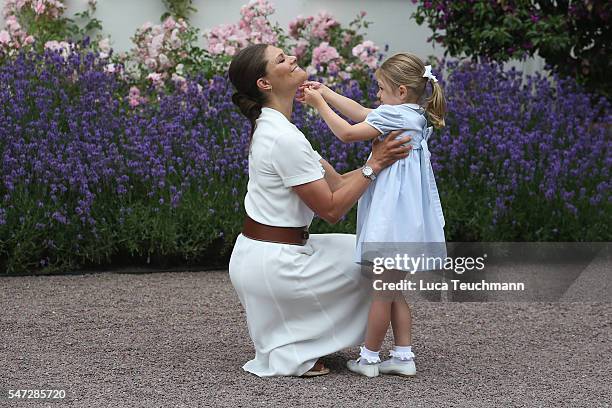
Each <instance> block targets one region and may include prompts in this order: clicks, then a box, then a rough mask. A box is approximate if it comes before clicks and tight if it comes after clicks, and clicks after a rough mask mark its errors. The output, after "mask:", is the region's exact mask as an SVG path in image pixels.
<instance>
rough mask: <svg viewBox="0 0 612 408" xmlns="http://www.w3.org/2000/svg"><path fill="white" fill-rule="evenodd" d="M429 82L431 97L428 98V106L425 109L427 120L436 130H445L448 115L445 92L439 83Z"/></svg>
mask: <svg viewBox="0 0 612 408" xmlns="http://www.w3.org/2000/svg"><path fill="white" fill-rule="evenodd" d="M429 82H430V83H431V96H430V97H429V98H427V106H426V107H425V112H426V113H427V119H428V120H429V121H430V122H431V123H432V124H433V126H434V127H435V128H436V129H439V128H443V127H444V126H445V123H444V116H445V115H446V100H445V99H444V90H443V89H442V87H441V86H440V84H439V83H438V82H434V81H429Z"/></svg>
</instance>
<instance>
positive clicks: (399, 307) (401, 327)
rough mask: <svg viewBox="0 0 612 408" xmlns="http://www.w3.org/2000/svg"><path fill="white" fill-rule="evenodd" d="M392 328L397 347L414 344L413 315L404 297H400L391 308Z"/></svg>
mask: <svg viewBox="0 0 612 408" xmlns="http://www.w3.org/2000/svg"><path fill="white" fill-rule="evenodd" d="M391 327H392V328H393V340H394V343H395V345H396V346H410V345H411V344H412V313H411V311H410V306H408V303H407V302H406V299H404V297H403V296H398V297H397V299H396V300H394V301H393V303H392V306H391Z"/></svg>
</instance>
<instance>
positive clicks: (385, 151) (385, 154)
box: [367, 130, 412, 174]
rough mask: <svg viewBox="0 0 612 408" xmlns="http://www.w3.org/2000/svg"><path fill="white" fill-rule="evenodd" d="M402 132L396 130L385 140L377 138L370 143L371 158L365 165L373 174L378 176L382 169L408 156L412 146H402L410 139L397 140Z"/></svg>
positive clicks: (407, 137)
mask: <svg viewBox="0 0 612 408" xmlns="http://www.w3.org/2000/svg"><path fill="white" fill-rule="evenodd" d="M402 132H404V131H403V130H396V131H394V132H391V133H389V135H388V136H387V137H386V138H385V140H383V141H381V140H380V139H379V138H376V139H374V142H373V143H372V157H370V159H369V160H368V162H367V164H368V166H370V167H371V168H372V170H374V173H376V174H378V173H379V172H380V171H381V170H382V169H384V168H385V167H388V166H390V165H392V164H393V163H395V162H396V161H398V160H400V159H403V158H405V157H407V156H408V154H410V150H412V146H410V145H408V146H402V145H403V144H404V143H408V142H409V141H410V140H412V138H411V137H410V136H406V137H403V138H401V139H397V140H396V137H398V136H399V135H401V134H402Z"/></svg>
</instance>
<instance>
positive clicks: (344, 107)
mask: <svg viewBox="0 0 612 408" xmlns="http://www.w3.org/2000/svg"><path fill="white" fill-rule="evenodd" d="M305 88H312V89H316V90H318V91H319V92H321V95H322V96H323V98H324V99H325V100H326V101H327V103H329V104H330V105H331V106H333V107H334V108H336V109H338V110H339V111H340V113H342V114H343V115H344V116H346V117H347V118H349V119H350V120H352V121H353V122H363V121H364V120H365V118H366V116H368V114H369V113H370V112H371V111H372V109H369V108H366V107H363V106H361V105H360V104H359V103H357V102H355V101H354V100H352V99H350V98H347V97H346V96H344V95H340V94H339V93H337V92H335V91H333V90H331V89H329V88H328V87H327V86H326V85H323V84H322V83H320V82H316V81H306V82H304V83H303V84H302V85H301V86H300V89H301V90H302V91H303V90H304V89H305Z"/></svg>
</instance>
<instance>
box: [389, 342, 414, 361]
mask: <svg viewBox="0 0 612 408" xmlns="http://www.w3.org/2000/svg"><path fill="white" fill-rule="evenodd" d="M389 354H391V357H392V358H393V362H394V363H396V364H407V363H408V362H409V361H410V360H412V359H413V358H414V353H413V352H412V346H395V345H394V346H393V350H392V351H391V352H390V353H389Z"/></svg>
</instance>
